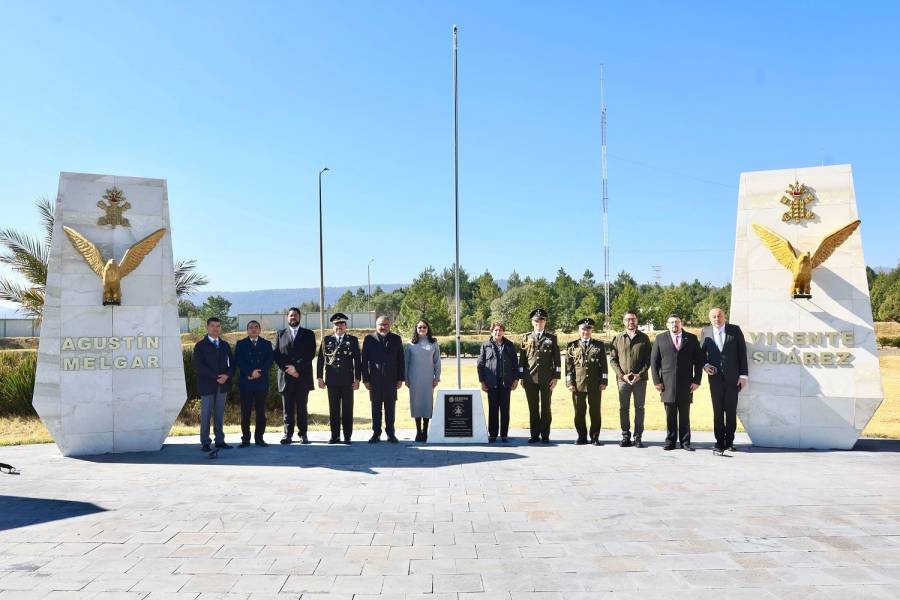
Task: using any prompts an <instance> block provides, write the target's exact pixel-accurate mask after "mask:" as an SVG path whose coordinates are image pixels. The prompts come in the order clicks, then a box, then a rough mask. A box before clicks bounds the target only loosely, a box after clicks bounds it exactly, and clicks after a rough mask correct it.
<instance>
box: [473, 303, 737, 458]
mask: <svg viewBox="0 0 900 600" xmlns="http://www.w3.org/2000/svg"><path fill="white" fill-rule="evenodd" d="M530 316H531V323H532V328H533V331H532V332H531V333H527V334H525V335H524V336H523V337H522V341H521V343H520V344H519V345H518V346H516V345H515V344H513V342H511V341H510V340H509V339H507V338H506V337H505V328H504V326H503V323H501V322H494V323H492V324H491V337H490V338H489V339H488V340H487V341H485V342H484V343H483V344H482V345H481V350H480V352H479V356H478V380H479V381H480V382H481V389H482V390H483V391H485V392H487V395H488V441H489V442H495V441H496V440H497V436H498V435H499V437H500V440H501V441H502V442H506V441H508V435H509V398H510V392H511V391H512V390H514V389H516V387H517V386H518V384H519V381H521V382H522V386H523V388H524V389H525V397H526V399H527V400H528V412H529V420H530V424H529V425H530V437H529V439H528V443H530V444H536V443H544V444H548V443H550V424H551V422H552V419H553V416H552V412H551V402H550V397H551V395H552V393H553V389H554V388H555V387H556V384H557V382H558V381H559V379H560V378H561V367H562V358H561V354H562V353H561V352H560V350H559V344H558V342H557V338H556V336H555V335H554V334H552V333H549V332H546V331H545V328H546V324H547V311H546V310H544V309H542V308H537V309H535V310H534V311H532V313H531V315H530ZM709 318H710V325H709V326H708V327H705V328H703V330H702V331H701V334H700V337H699V338H698V337H697V336H695V335H694V334H692V333H690V332H688V331H685V330H684V329H683V327H682V320H681V317H680V316H679V315H676V314H672V315H669V317H668V319H667V320H666V328H667V329H668V331H666V332H665V333H661V334H659V335H658V336H656V339H655V340H654V341H653V342H652V343H651V341H650V338H649V336H648V335H647V334H646V333H644V332H642V331H641V330H640V329H639V328H638V318H637V314H636V313H635V312H634V311H628V312H626V313H625V315H623V319H622V324H623V325H624V327H625V328H624V330H623V331H622V332H621V333H619V334H617V335H616V336H615V337H614V338H613V340H612V342H611V344H610V348H609V360H608V365H609V366H611V367H612V370H613V372H614V373H615V377H616V384H617V388H618V396H619V398H618V399H619V426H620V428H621V431H622V440H621V441H620V442H619V445H620V446H623V447H630V446H634V447H637V448H643V447H644V443H643V441H642V436H643V433H644V404H645V400H646V396H647V381H648V380H649V379H651V378H652V379H653V384H654V385H655V387H656V389H657V390H658V391H659V393H660V396H661V399H662V402H663V404H664V406H665V411H666V443H665V446H664V447H663V449H664V450H674V449H675V448H676V445H680V447H681V448H683V449H685V450H689V451H691V450H693V447H692V446H691V425H690V407H691V403H692V402H693V392H694V391H695V390H696V389H697V387H698V386H699V385H700V382H701V379H702V374H703V373H704V372H705V373H706V374H707V378H708V381H709V385H710V395H711V396H712V408H713V430H714V431H715V436H716V446H715V449H714V452H715V453H716V454H717V455H722V454H724V451H725V450H726V449H728V450H732V451H733V450H734V434H735V430H736V429H737V400H738V393H739V392H740V390H742V389H743V388H744V387H746V385H747V382H748V373H747V345H746V343H745V341H744V335H743V333H742V332H741V329H740V327H738V326H737V325H731V324H726V322H725V312H724V311H723V310H722V309H721V308H713V309H712V310H710V312H709ZM593 332H594V321H593V319H590V318H584V319H581V320H580V321H578V333H579V337H578V339H576V340H573V341H571V342H569V344H568V345H567V346H566V350H565V385H566V388H567V389H568V390H569V391H570V392H571V394H572V403H573V407H574V409H575V419H574V420H575V423H574V424H575V431H576V432H577V434H578V437H577V439H576V440H575V443H576V444H578V445H586V444H592V445H595V446H601V445H602V443H601V442H600V426H601V415H600V403H601V398H602V394H603V392H604V391H605V390H606V388H607V384H608V378H609V372H608V371H609V367H608V366H607V352H606V347H605V344H604V343H603V342H602V341H601V340H598V339H595V338H594V337H593ZM632 403H633V404H634V430H633V437H632V428H631V405H632ZM588 416H589V417H590V427H588V423H587V420H588Z"/></svg>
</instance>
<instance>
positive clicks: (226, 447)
mask: <svg viewBox="0 0 900 600" xmlns="http://www.w3.org/2000/svg"><path fill="white" fill-rule="evenodd" d="M216 448H220V449H224V450H230V449H231V448H233V446H229V445H228V444H226V443H225V442H222V443H221V444H216Z"/></svg>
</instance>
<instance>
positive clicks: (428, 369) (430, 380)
mask: <svg viewBox="0 0 900 600" xmlns="http://www.w3.org/2000/svg"><path fill="white" fill-rule="evenodd" d="M404 357H405V360H406V387H408V388H409V412H410V415H411V416H412V417H413V418H414V419H415V420H416V441H417V442H425V441H428V419H430V418H431V412H432V409H433V407H434V388H436V387H437V384H438V383H439V382H440V381H441V348H440V346H439V345H438V342H437V340H436V339H435V338H434V336H433V335H432V334H431V325H429V324H428V321H426V320H425V319H419V320H418V321H417V322H416V329H415V331H414V332H413V336H412V340H411V341H410V342H409V343H408V344H407V345H406V348H405V349H404Z"/></svg>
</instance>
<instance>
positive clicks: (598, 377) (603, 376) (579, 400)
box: [566, 318, 607, 446]
mask: <svg viewBox="0 0 900 600" xmlns="http://www.w3.org/2000/svg"><path fill="white" fill-rule="evenodd" d="M578 332H579V333H580V334H581V337H580V338H579V339H577V340H573V341H571V342H569V345H568V346H566V387H568V388H569V391H570V392H572V403H573V404H574V405H575V431H577V432H578V439H577V440H575V443H576V444H578V445H584V444H587V443H588V437H587V436H588V429H587V424H586V423H585V413H587V412H588V409H590V414H591V439H590V443H591V444H593V445H595V446H601V445H602V444H601V443H600V395H601V392H602V391H603V390H605V389H606V382H607V367H606V349H605V348H604V347H603V342H602V341H600V340H595V339H594V338H592V337H591V334H592V333H593V332H594V320H593V319H589V318H585V319H581V320H580V321H578Z"/></svg>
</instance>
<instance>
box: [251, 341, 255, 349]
mask: <svg viewBox="0 0 900 600" xmlns="http://www.w3.org/2000/svg"><path fill="white" fill-rule="evenodd" d="M251 341H253V340H251ZM253 347H254V348H256V341H253Z"/></svg>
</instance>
